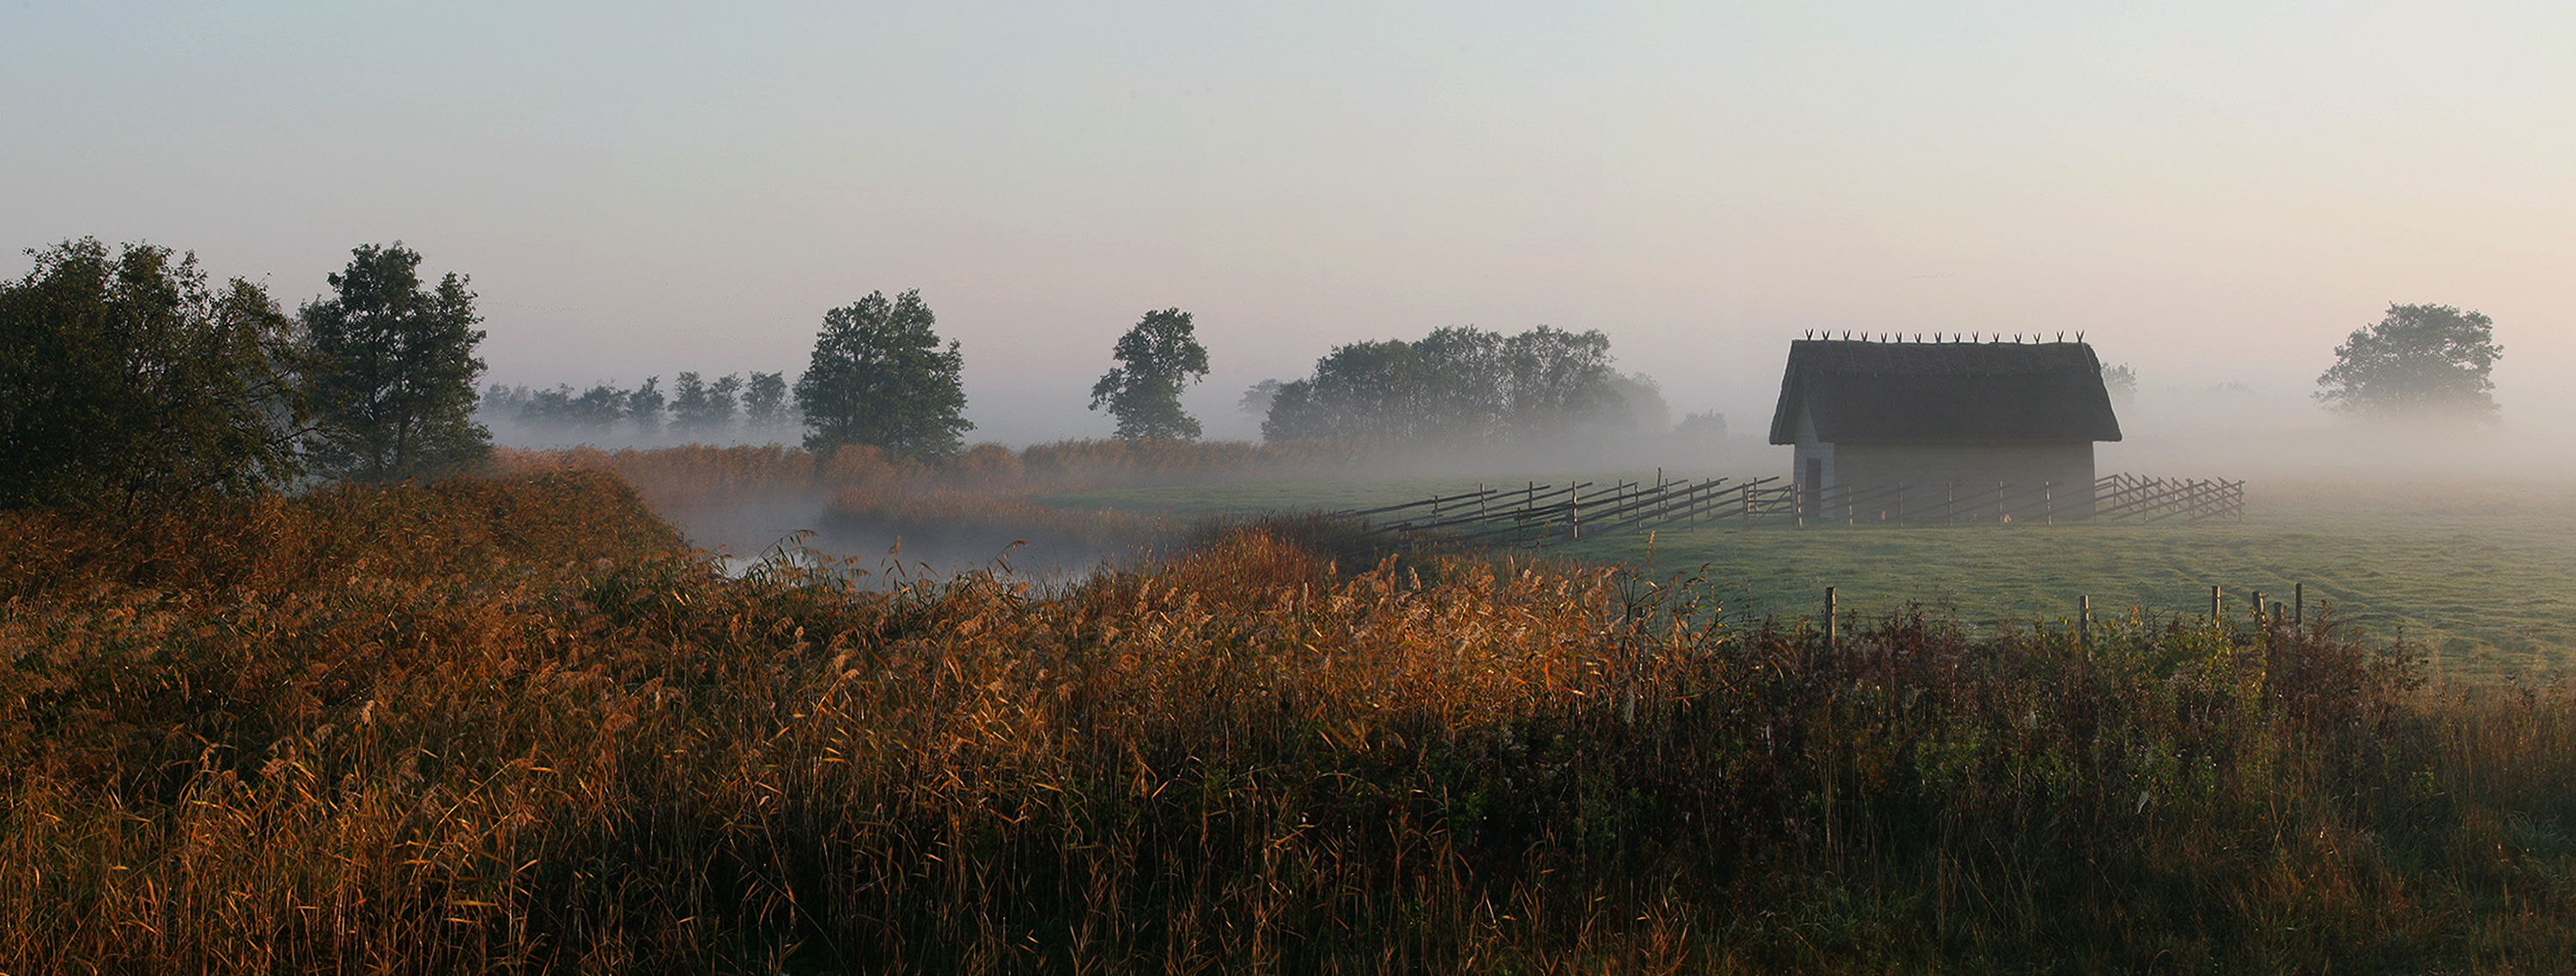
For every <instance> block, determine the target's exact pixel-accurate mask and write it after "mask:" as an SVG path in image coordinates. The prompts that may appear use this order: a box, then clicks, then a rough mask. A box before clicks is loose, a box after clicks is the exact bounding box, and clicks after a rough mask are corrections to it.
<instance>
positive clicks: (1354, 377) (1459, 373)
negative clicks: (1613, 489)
mask: <svg viewBox="0 0 2576 976" xmlns="http://www.w3.org/2000/svg"><path fill="white" fill-rule="evenodd" d="M1627 385H1631V381H1629V380H1627V379H1626V378H1623V377H1621V376H1620V375H1619V374H1618V372H1617V371H1616V370H1614V369H1612V368H1611V356H1610V339H1609V337H1608V336H1605V335H1603V334H1602V333H1601V332H1600V331H1599V330H1588V331H1584V332H1567V331H1564V330H1562V329H1556V328H1551V327H1548V326H1544V325H1542V326H1539V327H1538V328H1535V329H1531V330H1529V331H1527V332H1523V333H1520V334H1519V335H1513V336H1505V335H1502V334H1501V333H1497V332H1490V331H1485V330H1480V329H1475V328H1470V327H1464V326H1451V327H1448V328H1443V329H1438V330H1435V331H1433V332H1432V333H1431V334H1430V335H1427V336H1424V337H1422V338H1421V339H1418V340H1414V341H1412V342H1406V341H1403V340H1400V339H1399V340H1386V341H1374V342H1355V343H1351V344H1348V345H1343V346H1337V347H1335V348H1334V349H1333V350H1332V351H1331V352H1329V353H1327V354H1325V355H1324V356H1323V358H1321V359H1317V360H1316V361H1315V374H1314V375H1313V376H1311V377H1308V378H1306V379H1300V380H1294V381H1291V382H1287V383H1282V384H1280V385H1279V386H1278V387H1277V388H1276V389H1275V390H1272V391H1269V392H1270V410H1269V415H1268V416H1267V417H1266V418H1264V419H1263V421H1262V423H1261V435H1262V437H1263V438H1264V439H1266V440H1270V441H1299V440H1358V441H1368V442H1373V443H1437V444H1448V445H1491V444H1503V443H1513V444H1536V443H1544V442H1547V441H1550V440H1553V439H1555V438H1558V437H1562V436H1566V435H1573V434H1584V433H1598V432H1603V431H1626V430H1630V429H1633V427H1634V426H1635V418H1634V417H1633V416H1632V415H1631V414H1630V412H1629V404H1628V400H1627V398H1626V396H1624V395H1623V393H1622V388H1623V386H1627Z"/></svg>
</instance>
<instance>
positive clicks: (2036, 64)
mask: <svg viewBox="0 0 2576 976" xmlns="http://www.w3.org/2000/svg"><path fill="white" fill-rule="evenodd" d="M2570 51H2576V5H2568V4H2563V3H2520V4H2514V3H2474V2H2472V3H2457V4H2439V5H2436V4H2431V3H2407V4H2371V3H2249V2H2242V0H2237V2H2228V3H2215V2H2207V3H2204V2H2189V0H2186V2H2170V3H2158V4H2108V3H2067V2H1999V3H1894V2H1871V3H1863V2H1851V3H1831V2H1815V3H1807V2H1802V3H1766V4H1729V3H1709V2H1693V3H1671V4H1654V3H1639V4H1584V3H1546V4H1514V3H1497V2H1476V3H1463V2H1460V3H1452V2H1445V0H1444V2H1413V3H1406V4H1363V3H1337V2H1281V3H1269V4H1205V3H1129V2H1092V3H1083V4H1038V3H995V2H984V0H950V2H941V3H922V4H862V3H843V4H822V3H812V4H799V3H762V2H741V3H732V4H724V5H714V4H663V3H650V2H626V3H616V4H583V3H545V4H529V3H524V2H521V3H482V2H469V0H443V2H439V3H434V4H432V3H401V2H386V3H362V4H350V3H329V4H322V3H290V2H263V3H248V2H211V0H210V2H161V3H146V2H120V0H105V2H101V0H84V2H78V3H72V2H58V0H0V92H6V96H5V97H0V231H6V232H7V233H6V235H5V236H6V239H5V240H0V244H5V245H6V246H7V250H8V253H7V254H5V255H0V274H6V275H8V276H11V277H15V276H17V275H20V274H23V273H25V271H26V269H27V267H28V262H27V259H26V258H25V257H24V256H23V255H21V254H19V253H17V251H18V249H20V248H36V247H43V246H46V245H48V244H52V243H55V242H59V241H61V240H64V239H67V238H74V237H82V236H92V237H97V238H100V239H102V240H106V241H110V242H120V241H149V242H152V243H155V244H161V245H166V246H170V247H174V248H179V249H182V250H192V251H194V252H196V253H197V254H198V256H199V258H200V259H201V261H202V262H203V263H204V264H205V266H206V267H207V268H208V270H209V271H211V272H212V273H214V274H215V275H217V276H220V277H229V276H241V277H246V278H249V279H251V280H254V281H260V282H263V283H265V284H266V285H267V286H268V287H269V288H270V290H271V291H272V293H273V294H275V295H276V296H277V297H278V298H279V299H280V300H281V301H282V302H284V303H286V304H287V305H289V306H290V307H291V306H293V305H295V304H297V303H300V302H303V301H308V300H311V299H312V298H314V297H316V296H317V295H318V294H319V293H320V292H321V291H322V290H323V288H324V283H323V277H324V276H325V275H326V274H329V273H331V272H333V271H335V270H338V269H339V268H340V267H341V266H342V265H344V264H345V263H346V261H347V259H348V252H349V249H350V248H351V247H354V246H356V245H359V244H365V243H382V242H391V241H395V240H400V241H402V242H404V243H406V244H408V245H409V246H411V247H412V248H414V249H416V250H418V251H420V252H421V253H422V254H423V255H424V257H425V261H424V264H423V268H424V270H426V271H430V272H445V271H457V272H462V273H465V274H467V275H470V276H471V279H472V285H473V288H474V289H475V291H476V292H477V293H478V294H479V295H480V302H479V308H480V309H481V311H482V312H483V314H484V315H485V317H486V322H485V323H484V326H483V327H484V329H485V330H487V332H488V333H489V337H488V338H487V339H486V341H485V343H484V345H483V349H482V352H483V356H484V358H485V360H486V361H487V362H488V363H489V365H490V372H489V375H488V377H487V381H490V382H502V383H510V384H528V385H535V386H549V385H553V384H556V383H572V384H576V385H587V384H589V383H591V382H594V381H602V380H605V381H613V382H617V383H620V384H623V385H631V384H632V383H634V382H636V381H639V380H641V379H643V378H644V377H646V376H650V375H659V376H662V377H663V379H664V383H665V384H666V386H667V384H668V383H669V381H670V377H671V376H672V375H673V374H676V373H678V372H679V371H682V370H696V371H699V372H701V373H705V374H708V375H721V374H725V373H731V372H737V371H750V370H761V371H784V372H786V373H788V374H790V375H791V376H793V375H794V374H795V373H797V372H799V371H801V369H802V367H803V365H804V363H805V361H806V358H807V356H808V354H809V352H810V350H811V347H812V343H813V337H814V332H815V330H816V328H817V327H819V325H820V323H821V318H822V313H823V312H824V310H826V309H829V308H832V307H835V306H840V305H847V304H849V303H851V302H853V301H856V300H857V299H859V298H860V297H863V296H865V295H866V294H868V293H869V292H871V291H884V292H886V293H888V294H889V295H891V294H894V293H896V292H900V291H902V290H905V289H912V288H918V289H920V291H921V294H922V297H923V298H924V300H925V301H926V302H927V303H928V304H929V305H930V307H931V308H932V309H933V310H934V311H935V312H936V313H937V315H938V321H939V328H940V331H941V332H942V334H943V335H946V336H948V337H950V338H954V339H956V340H958V341H959V342H960V343H962V348H963V350H964V355H965V362H966V368H965V384H966V388H967V394H968V397H969V403H970V405H969V408H968V418H969V419H970V420H973V421H975V422H976V423H977V425H978V429H977V430H976V431H974V432H973V433H972V434H970V435H969V436H970V439H973V440H995V441H1001V442H1005V443H1013V444H1025V443H1029V442H1032V441H1041V440H1049V439H1055V438H1061V437H1080V436H1103V435H1106V434H1107V433H1108V432H1109V431H1110V429H1111V426H1112V424H1111V422H1110V420H1109V419H1108V418H1107V417H1106V416H1104V415H1102V414H1100V413H1094V412H1090V411H1087V410H1086V409H1085V406H1086V404H1087V402H1088V393H1089V389H1090V386H1091V384H1092V382H1093V381H1094V380H1095V379H1096V378H1097V377H1098V376H1099V375H1100V374H1101V373H1102V372H1103V371H1105V370H1107V369H1108V368H1109V366H1110V365H1111V362H1110V360H1109V349H1110V347H1111V345H1112V344H1113V343H1114V342H1115V341H1116V339H1117V337H1118V335H1119V334H1120V333H1122V332H1124V331H1125V330H1126V329H1127V328H1128V327H1130V326H1132V325H1133V324H1135V322H1136V320H1137V319H1138V318H1140V317H1141V316H1142V315H1143V313H1144V312H1146V311H1148V310H1152V309H1159V308H1167V307H1178V308H1182V309H1185V310H1188V311H1190V312H1191V313H1193V315H1194V317H1195V319H1196V322H1197V325H1198V330H1199V335H1200V338H1201V341H1202V342H1203V343H1204V344H1205V345H1206V347H1207V349H1208V352H1209V355H1210V359H1211V363H1212V365H1213V367H1214V369H1213V372H1212V374H1211V376H1210V377H1209V379H1208V381H1207V382H1206V383H1205V384H1203V385H1202V386H1201V387H1199V388H1198V389H1196V390H1194V391H1193V393H1192V394H1191V397H1190V403H1191V405H1192V406H1193V407H1194V408H1195V409H1196V411H1197V412H1198V413H1199V415H1200V416H1201V418H1202V419H1203V420H1205V421H1206V422H1207V425H1208V428H1209V433H1210V434H1211V435H1215V436H1234V437H1246V436H1253V435H1254V430H1253V424H1252V421H1251V419H1250V418H1248V417H1245V416H1243V415H1241V414H1240V413H1238V412H1236V411H1235V410H1234V409H1233V403H1234V401H1235V398H1236V397H1237V396H1238V395H1239V394H1240V393H1241V392H1242V390H1243V389H1244V388H1245V387H1246V386H1249V385H1250V384H1252V383H1254V382H1256V381H1258V380H1261V379H1264V378H1272V377H1277V378H1294V377H1297V376H1300V375H1304V374H1305V373H1307V372H1309V371H1310V370H1311V368H1312V364H1313V362H1314V360H1315V358H1316V357H1318V356H1320V355H1322V354H1324V353H1325V352H1327V351H1328V350H1330V349H1331V348H1332V347H1333V346H1335V345H1339V344H1342V343H1348V342H1354V341H1359V340H1365V339H1388V338H1418V337H1420V336H1421V335H1422V334H1424V333H1426V332H1428V331H1430V330H1432V329H1434V328H1439V327H1441V326H1447V325H1473V326H1478V327H1482V328H1487V329H1493V330H1497V331H1502V332H1507V333H1509V332H1519V331H1522V330H1525V329H1528V328H1530V327H1533V326H1537V325H1541V324H1546V325H1552V326H1556V327H1559V328H1566V329H1575V330H1581V329H1599V330H1601V331H1603V332H1604V333H1606V334H1608V335H1609V336H1610V337H1611V340H1612V350H1613V352H1614V353H1615V354H1617V356H1618V357H1619V365H1620V366H1621V368H1622V369H1624V370H1629V371H1639V372H1644V373H1647V374H1648V375H1650V376H1652V377H1654V378H1655V379H1656V380H1657V381H1658V382H1659V383H1660V384H1661V386H1662V388H1663V390H1664V393H1665V396H1666V399H1667V400H1668V401H1670V403H1671V405H1672V407H1673V409H1674V412H1675V414H1676V415H1678V414H1680V413H1682V412H1685V411H1698V410H1721V411H1724V412H1725V413H1726V414H1727V415H1728V418H1729V420H1730V422H1731V424H1732V426H1733V427H1734V428H1735V429H1736V430H1738V431H1758V430H1759V429H1760V428H1761V427H1762V426H1764V425H1765V424H1766V423H1767V420H1768V416H1769V411H1770V408H1771V404H1772V401H1773V400H1774V398H1775V397H1776V394H1777V390H1778V383H1779V371H1780V368H1781V365H1782V362H1783V360H1784V357H1785V353H1786V350H1787V344H1788V342H1789V341H1790V340H1792V339H1795V338H1798V337H1799V336H1801V335H1803V334H1806V333H1807V332H1808V331H1810V330H1820V331H1826V332H1833V333H1836V334H1839V333H1840V332H1843V331H1852V332H1855V333H1860V332H1867V333H1871V334H1878V333H1903V334H1906V335H1913V334H1916V333H1922V334H1926V335H1927V336H1928V335H1929V334H1931V333H1934V332H1941V333H1951V332H1980V333H1997V332H2000V333H2005V334H2014V333H2030V334H2048V335H2050V336H2052V337H2053V336H2054V335H2055V334H2056V333H2059V332H2065V333H2068V334H2069V335H2070V337H2071V336H2072V334H2073V333H2076V332H2082V333H2084V334H2085V336H2086V338H2087V339H2088V340H2089V341H2090V342H2092V343H2093V344H2094V346H2095V348H2096V349H2097V350H2098V351H2099V353H2100V355H2101V356H2102V358H2103V359H2104V360H2105V361H2106V362H2108V363H2128V364H2130V365H2132V366H2133V367H2134V368H2135V369H2136V370H2137V372H2138V374H2139V377H2140V390H2141V393H2140V406H2141V412H2140V413H2139V414H2138V415H2137V416H2135V417H2133V418H2131V420H2130V422H2129V429H2130V431H2131V433H2132V435H2133V438H2136V437H2138V436H2139V435H2142V434H2143V435H2147V437H2146V439H2148V440H2152V439H2153V435H2154V434H2155V433H2156V431H2155V429H2154V424H2155V423H2156V422H2157V420H2156V418H2157V417H2158V416H2160V415H2159V414H2157V413H2156V412H2155V410H2156V409H2157V408H2158V407H2159V405H2161V406H2163V407H2171V408H2174V409H2173V413H2172V416H2176V417H2182V416H2190V417H2195V418H2198V419H2199V420H2200V421H2203V422H2217V423H2228V422H2234V419H2235V418H2243V422H2245V423H2248V424H2252V425H2256V426H2259V427H2261V428H2262V429H2265V430H2296V429H2300V427H2301V425H2315V424H2323V423H2325V422H2326V420H2325V417H2324V415H2323V414H2322V413H2320V412H2318V411H2317V410H2316V409H2315V407H2314V405H2313V404H2312V403H2311V402H2310V401H2309V400H2308V394H2309V393H2310V392H2312V391H2313V390H2314V389H2315V381H2316V376H2317V374H2318V373H2320V372H2322V371H2323V370H2324V369H2325V368H2326V367H2327V366H2328V365H2330V364H2331V363H2332V361H2333V349H2334V347H2335V345H2336V344H2337V343H2338V342H2340V341H2342V339H2343V338H2344V337H2345V336H2346V335H2347V334H2348V333H2350V332H2351V331H2352V330H2354V329H2357V328H2361V327H2364V326H2367V325H2369V324H2370V323H2372V322H2374V321H2376V320H2377V319H2378V318H2379V317H2380V315H2381V314H2382V313H2383V312H2384V311H2385V310H2386V308H2387V306H2388V305H2389V304H2390V303H2393V302H2402V303H2439V304H2448V305H2456V306H2460V307H2463V308H2470V309H2476V310H2479V311H2482V312H2485V313H2486V314H2488V315H2490V316H2492V317H2493V318H2494V320H2495V322H2496V338H2497V341H2498V342H2500V343H2501V344H2502V345H2503V346H2504V348H2505V356H2504V359H2503V361H2502V362H2501V364H2499V365H2498V366H2497V368H2496V370H2495V374H2494V377H2495V380H2496V383H2497V386H2498V389H2497V394H2496V397H2497V400H2498V401H2499V402H2500V403H2501V404H2503V415H2504V417H2505V420H2506V422H2507V425H2508V429H2514V427H2515V426H2516V425H2520V427H2521V428H2523V429H2529V430H2539V429H2544V428H2546V429H2553V430H2555V429H2560V428H2564V427H2566V426H2567V425H2565V424H2564V423H2563V421H2562V418H2567V417H2570V416H2576V384H2569V383H2565V382H2562V381H2559V380H2558V379H2557V378H2558V377H2564V376H2568V375H2576V286H2572V285H2571V282H2576V274H2571V271H2576V267H2572V266H2571V258H2576V183H2571V181H2570V177H2569V174H2571V173H2576V125H2571V124H2570V121H2571V120H2576V58H2571V57H2569V56H2568V52H2570ZM2231 384H2232V385H2231ZM2213 388H2216V389H2218V390H2219V391H2220V392H2215V393H2213V392H2211V391H2212V389H2213ZM2141 424H2144V425H2146V426H2145V427H2144V428H2142V427H2141ZM1783 450H1785V449H1783Z"/></svg>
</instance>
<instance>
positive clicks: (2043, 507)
mask: <svg viewBox="0 0 2576 976" xmlns="http://www.w3.org/2000/svg"><path fill="white" fill-rule="evenodd" d="M2039 518H2040V521H2042V522H2045V523H2047V524H2049V525H2056V524H2057V482H2054V481H2043V482H2040V483H2039ZM2084 599H2085V600H2086V601H2088V605H2089V601H2091V600H2092V599H2093V598H2092V597H2089V596H2088V597H2085V598H2084Z"/></svg>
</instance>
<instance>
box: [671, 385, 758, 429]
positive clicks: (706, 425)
mask: <svg viewBox="0 0 2576 976" xmlns="http://www.w3.org/2000/svg"><path fill="white" fill-rule="evenodd" d="M741 389H742V374H740V373H731V374H727V375H726V376H725V377H723V378H722V379H718V380H716V381H715V382H713V383H709V382H706V381H704V380H701V379H699V378H698V374H697V373H695V372H687V373H681V374H680V379H679V382H677V383H674V384H672V386H671V430H672V432H674V433H677V434H680V435H682V436H685V437H692V438H696V439H699V440H723V439H724V438H725V435H726V434H727V433H728V432H730V431H732V430H733V415H734V408H735V406H736V404H737V400H736V399H735V396H734V394H735V393H737V392H738V391H740V390H741Z"/></svg>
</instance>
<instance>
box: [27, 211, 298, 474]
mask: <svg viewBox="0 0 2576 976" xmlns="http://www.w3.org/2000/svg"><path fill="white" fill-rule="evenodd" d="M28 253H29V255H30V256H31V257H33V258H34V259H35V267H34V268H33V269H32V270H30V271H29V272H27V275H26V277H25V278H23V279H21V280H19V281H16V282H5V283H0V390H5V391H7V392H6V394H5V395H0V507H9V508H16V507H25V506H60V507H72V508H106V507H120V506H121V507H125V508H128V509H131V508H132V507H134V506H135V505H136V504H137V503H141V502H148V501H157V500H164V499H168V498H174V497H179V496H183V495H187V494H191V493H195V492H200V491H214V492H220V493H227V494H243V493H249V492H255V491H262V490H267V489H270V488H272V487H273V486H275V485H277V484H279V483H281V482H283V481H285V480H287V479H290V478H292V477H294V476H295V474H296V473H297V471H298V464H297V458H296V453H295V443H294V438H295V435H296V433H297V430H298V427H299V426H300V425H301V424H302V422H303V420H304V417H305V415H304V404H303V400H302V397H301V395H300V393H299V392H298V391H297V390H296V388H295V387H294V385H293V383H292V382H291V372H292V366H293V356H294V352H293V349H292V347H291V345H290V339H291V335H290V333H291V330H292V325H291V323H290V322H289V321H288V319H287V317H286V315H285V313H284V312H283V311H281V310H280V309H279V308H278V307H277V303H276V302H274V301H272V300H270V298H269V297H268V293H267V292H266V291H263V290H262V289H261V288H260V287H259V286H257V285H253V284H250V283H248V282H245V281H242V280H240V279H238V278H236V279H234V280H232V281H231V282H230V283H229V284H227V285H225V286H224V287H223V288H222V289H220V290H215V289H210V288H208V287H207V285H206V276H205V273H204V272H203V271H201V270H199V269H198V267H197V259H196V255H195V254H193V253H191V254H188V255H185V256H180V257H175V258H174V256H173V255H172V253H171V251H170V249H169V248H166V247H155V246H152V245H149V244H128V245H125V246H124V247H123V248H122V250H121V252H120V253H117V254H114V255H111V254H110V253H109V252H108V248H107V246H106V245H104V244H101V243H99V242H98V241H97V240H95V239H90V238H84V239H81V240H78V241H65V242H63V243H62V244H60V245H58V246H55V247H52V248H48V249H46V250H43V251H29V252H28Z"/></svg>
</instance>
